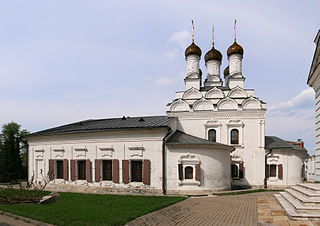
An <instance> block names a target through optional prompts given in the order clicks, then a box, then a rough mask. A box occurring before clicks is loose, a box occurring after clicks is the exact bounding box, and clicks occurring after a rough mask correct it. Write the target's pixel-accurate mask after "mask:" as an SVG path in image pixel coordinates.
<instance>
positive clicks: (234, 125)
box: [227, 120, 244, 147]
mask: <svg viewBox="0 0 320 226" xmlns="http://www.w3.org/2000/svg"><path fill="white" fill-rule="evenodd" d="M227 128H228V129H227V139H228V145H232V146H235V147H243V146H244V123H243V122H242V121H241V120H230V121H229V122H228V123H227ZM233 129H237V130H238V131H239V144H231V130H233Z"/></svg>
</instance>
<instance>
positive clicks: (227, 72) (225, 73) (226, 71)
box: [223, 66, 229, 77]
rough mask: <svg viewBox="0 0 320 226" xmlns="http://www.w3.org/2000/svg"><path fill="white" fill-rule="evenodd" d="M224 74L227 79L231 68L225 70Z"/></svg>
mask: <svg viewBox="0 0 320 226" xmlns="http://www.w3.org/2000/svg"><path fill="white" fill-rule="evenodd" d="M223 74H224V77H226V76H227V75H228V74H229V66H228V67H226V69H224V71H223Z"/></svg>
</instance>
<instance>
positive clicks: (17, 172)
mask: <svg viewBox="0 0 320 226" xmlns="http://www.w3.org/2000/svg"><path fill="white" fill-rule="evenodd" d="M20 127H21V126H20V125H19V124H17V123H15V122H10V123H7V124H4V125H3V126H2V131H1V134H0V172H1V173H3V174H5V175H8V176H9V177H10V178H11V179H18V178H21V177H23V176H24V172H23V166H22V160H21V157H22V155H23V154H24V155H26V154H27V152H28V143H27V140H26V136H27V135H28V133H29V132H28V131H27V130H21V129H20Z"/></svg>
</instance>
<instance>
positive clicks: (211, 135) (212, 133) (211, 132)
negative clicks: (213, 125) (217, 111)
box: [208, 129, 217, 142]
mask: <svg viewBox="0 0 320 226" xmlns="http://www.w3.org/2000/svg"><path fill="white" fill-rule="evenodd" d="M216 136H217V134H216V130H215V129H210V130H209V131H208V140H210V141H213V142H216Z"/></svg>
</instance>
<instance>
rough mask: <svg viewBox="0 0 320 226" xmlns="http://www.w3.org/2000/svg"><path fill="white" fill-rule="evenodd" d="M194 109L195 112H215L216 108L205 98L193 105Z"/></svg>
mask: <svg viewBox="0 0 320 226" xmlns="http://www.w3.org/2000/svg"><path fill="white" fill-rule="evenodd" d="M192 109H193V110H194V111H213V109H214V106H213V104H212V103H211V102H210V101H208V100H206V99H205V98H201V99H200V100H197V101H196V102H195V103H194V104H193V107H192Z"/></svg>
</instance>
